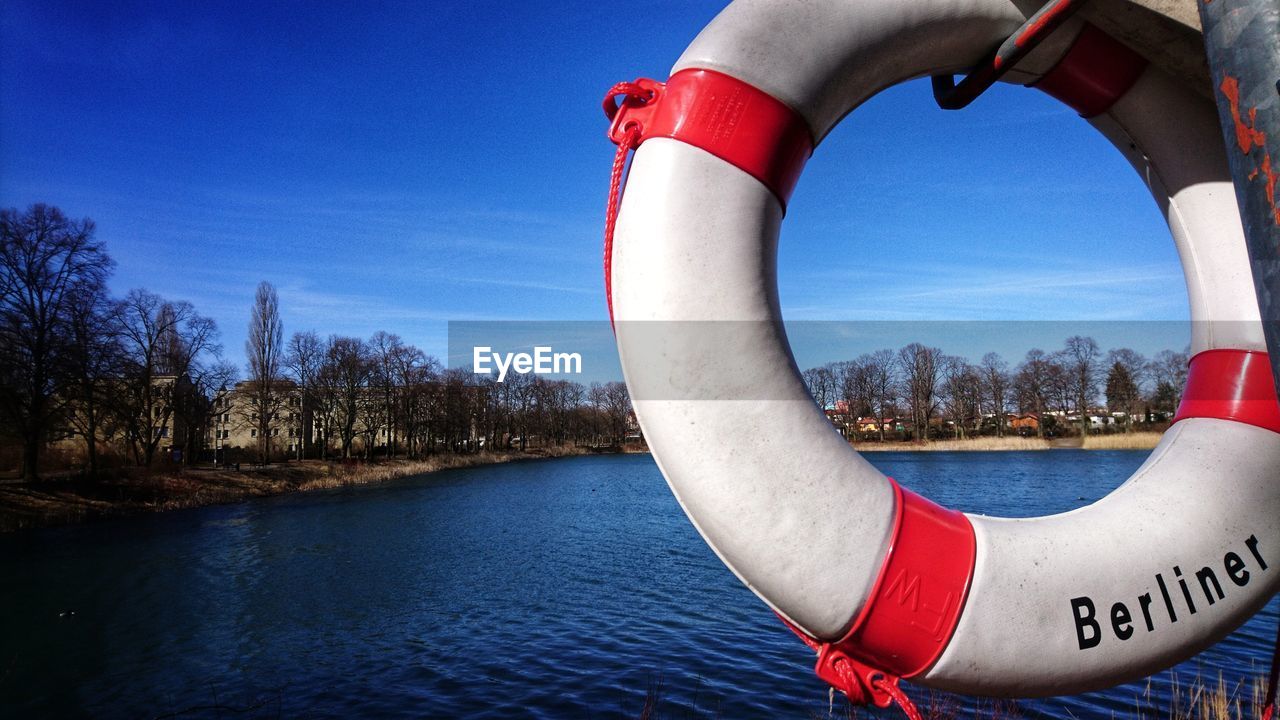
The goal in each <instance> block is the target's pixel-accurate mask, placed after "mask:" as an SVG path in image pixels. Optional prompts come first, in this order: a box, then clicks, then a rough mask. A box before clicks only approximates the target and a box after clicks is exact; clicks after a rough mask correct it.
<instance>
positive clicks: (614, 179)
mask: <svg viewBox="0 0 1280 720" xmlns="http://www.w3.org/2000/svg"><path fill="white" fill-rule="evenodd" d="M618 95H628V96H638V97H648V96H649V95H651V93H649V91H647V90H645V89H644V88H642V87H640V86H639V85H636V84H635V83H618V84H617V85H614V86H613V88H612V89H610V90H609V94H608V95H606V96H605V98H604V108H605V111H604V112H605V115H608V116H609V117H610V118H612V117H613V116H614V115H616V114H617V113H618V106H617V105H615V104H614V102H613V99H614V98H615V97H617V96H618ZM611 109H612V113H610V110H611ZM640 132H641V131H640V127H639V126H638V125H632V126H630V127H628V128H627V129H626V130H625V133H626V134H625V135H623V137H622V140H621V141H619V142H618V152H616V153H614V155H613V174H612V175H610V177H609V204H608V207H607V208H606V210H605V215H604V296H605V298H606V300H607V301H608V303H609V322H610V323H612V322H613V228H614V226H615V225H617V223H618V207H619V205H621V203H622V184H623V183H622V175H623V171H624V170H625V169H626V166H627V153H629V152H631V151H632V150H634V149H635V148H636V147H637V146H638V145H639V144H640Z"/></svg>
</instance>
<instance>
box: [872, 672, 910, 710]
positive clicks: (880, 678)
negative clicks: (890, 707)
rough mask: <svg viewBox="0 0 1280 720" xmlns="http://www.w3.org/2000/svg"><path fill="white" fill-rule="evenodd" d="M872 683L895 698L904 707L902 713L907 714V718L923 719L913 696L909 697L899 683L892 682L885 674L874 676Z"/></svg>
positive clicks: (899, 705) (900, 706)
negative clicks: (912, 700) (912, 699)
mask: <svg viewBox="0 0 1280 720" xmlns="http://www.w3.org/2000/svg"><path fill="white" fill-rule="evenodd" d="M871 684H872V685H874V686H875V688H876V689H877V690H879V691H880V692H882V693H884V694H886V695H888V696H889V697H891V698H893V701H894V702H895V703H897V704H898V707H899V708H901V709H902V714H903V715H906V716H907V720H922V718H921V717H920V711H919V710H918V709H916V705H915V703H913V702H911V698H909V697H907V694H906V693H904V692H903V691H902V688H900V687H898V685H897V683H894V682H891V681H890V680H889V679H888V678H887V677H885V676H884V675H877V676H876V677H874V678H872V680H871Z"/></svg>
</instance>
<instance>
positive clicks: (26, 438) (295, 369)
mask: <svg viewBox="0 0 1280 720" xmlns="http://www.w3.org/2000/svg"><path fill="white" fill-rule="evenodd" d="M94 235H95V227H94V223H93V221H91V220H89V219H82V220H75V219H72V218H70V217H68V216H66V215H65V214H64V213H63V212H62V211H61V210H59V209H58V208H56V207H51V206H48V205H43V204H37V205H32V206H31V207H29V208H28V209H27V210H25V211H19V210H16V209H6V210H0V443H2V444H0V449H2V448H3V447H4V446H8V447H13V446H15V445H17V446H20V448H21V470H22V475H23V477H24V478H36V477H38V474H39V471H40V467H41V456H42V454H44V453H45V449H46V448H47V447H48V445H49V443H50V442H52V441H58V440H67V439H71V438H74V439H79V440H80V441H82V442H83V448H84V456H85V459H86V463H85V464H86V466H87V467H86V469H87V470H88V472H89V473H90V474H91V475H96V474H97V472H98V470H99V464H100V453H101V450H102V449H103V448H108V447H109V448H112V449H113V450H115V451H116V454H117V455H120V454H123V455H125V456H127V457H128V459H129V460H131V461H132V462H133V463H135V464H137V465H140V466H151V465H152V464H153V463H154V462H155V460H156V459H157V458H158V456H159V455H160V454H161V452H162V451H163V450H168V449H170V448H172V449H176V450H180V451H181V461H182V462H191V461H192V460H194V459H196V458H197V457H198V456H200V455H201V454H202V452H203V451H205V450H208V449H209V448H207V447H206V445H207V443H206V440H207V439H209V438H210V437H211V436H212V435H215V434H216V433H215V432H214V431H215V430H216V428H215V426H216V425H217V423H218V422H219V420H218V418H221V421H222V422H224V423H225V422H226V419H227V418H226V416H229V415H231V414H232V412H231V411H230V410H229V408H230V407H232V406H234V408H235V410H234V414H235V415H236V416H237V417H236V418H235V419H234V421H235V422H236V423H238V424H240V425H242V426H247V427H250V428H252V430H253V432H252V433H251V435H252V437H253V438H254V440H253V443H254V444H255V445H256V447H253V448H245V450H247V451H251V452H252V453H253V454H254V455H256V456H257V457H258V459H260V460H263V461H265V460H267V459H269V458H270V457H271V456H272V455H273V452H274V451H275V450H278V449H279V448H275V447H273V443H274V442H276V441H277V440H276V439H277V438H278V437H279V431H280V427H279V426H280V424H281V418H282V416H284V415H286V413H288V414H290V415H292V418H288V419H291V420H292V424H293V426H294V427H293V429H294V432H295V433H296V434H295V435H294V437H296V440H295V441H294V442H293V445H294V447H295V450H296V452H297V454H298V456H304V455H305V456H313V457H314V456H326V455H329V454H340V455H341V456H342V457H351V456H352V455H353V454H356V453H357V452H360V453H363V454H364V455H365V456H366V457H372V456H373V454H374V453H375V452H381V453H384V454H386V455H391V456H395V455H400V454H405V455H412V456H416V455H420V454H422V453H428V452H437V451H442V450H444V451H461V450H475V449H477V448H480V447H497V446H506V445H513V444H518V445H519V446H520V447H527V446H528V445H529V444H530V443H564V442H571V441H572V442H577V443H591V444H619V443H621V442H623V441H624V439H625V436H626V433H627V417H628V412H629V410H630V401H629V399H628V398H627V394H626V389H625V386H624V385H622V384H621V383H609V384H607V385H593V386H592V387H590V388H587V387H583V386H582V385H580V384H577V383H570V382H564V381H559V382H553V381H547V380H544V379H542V378H526V377H523V376H519V377H513V378H512V379H510V380H508V381H506V382H504V383H497V382H495V381H494V380H493V379H492V378H485V377H478V376H475V375H472V374H471V373H468V372H464V371H460V370H448V369H445V368H443V367H442V366H441V364H440V362H439V361H438V360H436V359H435V358H433V357H431V356H430V355H427V354H426V353H424V352H422V351H421V350H419V349H418V348H416V347H413V346H412V345H409V344H406V343H405V342H403V341H402V340H401V339H400V338H399V337H398V336H396V335H393V334H390V333H386V332H378V333H375V334H374V335H373V336H372V337H371V338H369V339H368V340H364V339H361V338H354V337H344V336H330V337H328V338H326V339H322V338H321V336H320V335H319V334H317V333H315V332H303V333H295V334H293V335H292V336H290V337H288V339H287V341H286V339H285V334H284V328H283V323H282V320H281V313H280V304H279V298H278V295H277V292H276V289H275V288H274V287H273V286H272V285H271V284H270V283H267V282H263V283H261V284H260V285H259V286H258V288H257V292H256V293H255V296H254V301H253V305H252V308H251V312H250V322H249V333H248V339H247V340H246V342H245V356H246V359H247V363H246V365H245V368H244V369H245V371H246V375H245V379H244V381H243V382H239V383H238V382H237V380H238V379H239V378H240V374H239V371H238V368H237V367H236V366H235V365H233V364H232V363H229V362H227V361H226V360H224V359H223V357H222V354H221V346H220V345H219V342H218V341H219V333H218V327H217V325H216V324H215V323H214V321H213V320H212V319H210V318H208V317H206V316H204V315H201V314H200V313H198V312H197V311H196V309H195V308H194V307H193V306H192V305H191V304H190V303H188V302H181V301H174V300H169V299H166V298H163V297H161V296H159V295H157V294H155V293H152V292H149V291H147V290H143V289H135V290H131V291H129V292H128V293H126V294H125V296H124V297H122V298H116V297H112V296H111V295H110V294H109V292H108V289H107V280H108V278H109V276H110V274H111V272H112V270H113V268H114V265H115V263H114V261H113V260H112V259H111V257H110V256H109V255H108V253H107V251H106V248H105V247H104V246H103V244H102V243H101V242H100V241H98V240H97V239H96V238H95V237H94ZM231 396H235V402H234V403H229V402H222V403H221V404H220V402H219V401H220V400H226V399H227V398H229V397H231ZM290 403H292V405H290ZM286 406H288V407H286ZM221 439H223V438H222V437H218V438H216V439H215V442H217V441H218V440H221Z"/></svg>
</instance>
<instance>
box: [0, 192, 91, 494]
mask: <svg viewBox="0 0 1280 720" xmlns="http://www.w3.org/2000/svg"><path fill="white" fill-rule="evenodd" d="M93 233H94V224H93V221H92V220H89V219H87V218H86V219H84V220H79V221H76V220H71V219H70V218H68V217H67V216H66V215H63V214H62V211H61V210H59V209H58V208H56V207H50V206H48V205H43V204H38V205H32V206H31V207H30V208H28V209H27V211H26V212H22V213H20V212H18V210H16V209H7V210H0V414H2V415H3V418H4V420H6V421H7V423H8V424H9V425H10V426H11V427H12V428H13V429H14V431H16V434H17V435H18V437H19V438H21V440H22V476H23V477H24V478H27V479H28V480H32V479H35V478H37V477H38V476H39V470H40V450H41V447H42V446H43V444H44V443H45V441H46V440H47V439H48V436H49V433H50V431H51V430H52V429H53V428H54V426H55V425H56V424H57V423H58V422H60V420H61V416H62V412H63V410H64V405H63V402H62V401H61V399H62V398H63V397H65V393H64V392H63V388H64V387H65V385H66V384H67V379H66V360H67V355H68V353H69V352H70V350H69V347H68V346H69V344H70V343H71V332H70V330H69V328H68V322H69V321H70V318H71V314H72V306H73V305H74V304H75V302H76V299H77V298H83V297H84V296H92V295H99V294H101V293H103V292H104V290H103V288H104V286H105V282H106V278H107V276H108V275H109V274H110V272H111V268H112V265H113V262H112V260H111V258H110V257H108V256H107V252H106V249H105V248H104V247H103V245H102V243H100V242H98V241H97V240H95V239H94V237H93Z"/></svg>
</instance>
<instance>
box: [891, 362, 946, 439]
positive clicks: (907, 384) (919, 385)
mask: <svg viewBox="0 0 1280 720" xmlns="http://www.w3.org/2000/svg"><path fill="white" fill-rule="evenodd" d="M898 368H899V370H900V372H901V382H902V396H903V398H904V399H905V400H906V402H907V405H908V406H909V407H910V408H911V422H912V425H913V426H914V427H915V437H916V439H917V440H928V439H929V424H930V421H931V420H932V419H933V416H934V414H935V413H936V412H937V410H938V381H939V374H940V372H941V370H942V351H941V350H939V349H938V348H931V347H925V346H924V345H921V344H920V343H911V344H910V345H907V346H906V347H904V348H902V349H901V350H899V351H898Z"/></svg>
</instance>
